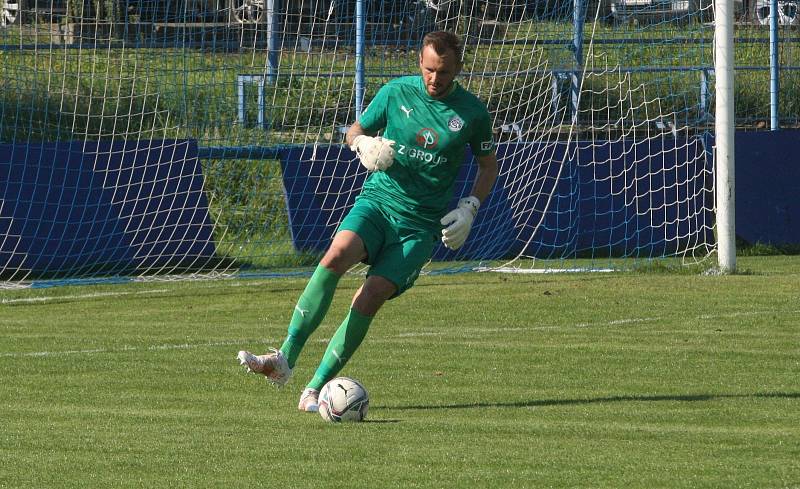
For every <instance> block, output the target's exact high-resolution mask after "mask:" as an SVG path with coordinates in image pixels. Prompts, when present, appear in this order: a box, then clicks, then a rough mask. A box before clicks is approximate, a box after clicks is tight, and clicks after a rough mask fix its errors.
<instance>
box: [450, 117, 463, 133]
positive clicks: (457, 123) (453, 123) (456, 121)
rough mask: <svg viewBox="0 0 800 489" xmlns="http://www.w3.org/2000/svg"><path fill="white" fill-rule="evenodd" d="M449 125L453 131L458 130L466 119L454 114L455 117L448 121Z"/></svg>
mask: <svg viewBox="0 0 800 489" xmlns="http://www.w3.org/2000/svg"><path fill="white" fill-rule="evenodd" d="M447 127H449V128H450V130H451V131H453V132H458V131H460V130H461V128H463V127H464V119H462V118H461V117H459V116H457V115H454V116H453V117H451V118H450V120H449V121H447Z"/></svg>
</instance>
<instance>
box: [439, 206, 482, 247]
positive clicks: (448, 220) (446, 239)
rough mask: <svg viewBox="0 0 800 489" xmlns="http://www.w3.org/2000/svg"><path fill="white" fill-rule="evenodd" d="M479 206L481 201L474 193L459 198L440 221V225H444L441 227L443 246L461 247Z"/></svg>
mask: <svg viewBox="0 0 800 489" xmlns="http://www.w3.org/2000/svg"><path fill="white" fill-rule="evenodd" d="M480 206H481V201H480V200H478V198H477V197H475V196H474V195H470V196H469V197H465V198H463V199H461V200H459V201H458V206H457V207H456V208H455V209H453V210H452V211H450V212H448V213H447V214H445V216H444V217H443V218H442V220H441V221H440V222H441V223H442V226H446V227H445V228H444V229H442V243H444V245H445V246H447V247H448V248H450V249H451V250H457V249H459V248H461V246H462V245H463V244H464V241H466V240H467V236H469V231H470V230H471V229H472V221H474V220H475V214H477V213H478V208H479V207H480Z"/></svg>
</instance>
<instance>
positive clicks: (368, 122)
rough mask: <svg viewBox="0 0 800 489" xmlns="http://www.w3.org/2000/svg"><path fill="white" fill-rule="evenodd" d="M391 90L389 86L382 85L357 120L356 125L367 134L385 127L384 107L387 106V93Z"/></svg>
mask: <svg viewBox="0 0 800 489" xmlns="http://www.w3.org/2000/svg"><path fill="white" fill-rule="evenodd" d="M390 92H391V88H390V86H389V85H384V86H382V87H381V88H380V90H378V93H377V94H375V98H373V99H372V102H370V103H369V105H368V106H367V108H366V109H364V112H362V113H361V117H359V118H358V123H359V124H361V127H363V128H364V130H365V131H367V132H377V131H380V130H381V129H383V128H385V127H386V107H387V106H388V104H389V93H390Z"/></svg>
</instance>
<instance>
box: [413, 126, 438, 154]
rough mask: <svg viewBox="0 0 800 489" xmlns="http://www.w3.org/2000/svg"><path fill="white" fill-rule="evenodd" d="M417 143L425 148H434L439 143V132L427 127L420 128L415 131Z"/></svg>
mask: <svg viewBox="0 0 800 489" xmlns="http://www.w3.org/2000/svg"><path fill="white" fill-rule="evenodd" d="M417 144H418V145H419V146H422V147H423V148H425V149H432V148H435V147H436V145H437V144H439V134H438V133H437V132H436V131H434V130H433V129H431V128H429V127H425V128H422V129H421V130H420V131H419V132H418V133H417Z"/></svg>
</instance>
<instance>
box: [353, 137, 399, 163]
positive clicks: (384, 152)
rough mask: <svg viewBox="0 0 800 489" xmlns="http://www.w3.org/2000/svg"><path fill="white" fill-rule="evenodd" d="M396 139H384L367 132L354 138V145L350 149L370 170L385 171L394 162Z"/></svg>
mask: <svg viewBox="0 0 800 489" xmlns="http://www.w3.org/2000/svg"><path fill="white" fill-rule="evenodd" d="M392 146H394V141H392V140H391V139H384V138H382V137H380V136H377V137H372V136H367V135H366V134H359V135H358V136H356V138H355V139H353V145H352V146H350V149H351V150H353V151H354V152H355V153H356V154H357V155H358V159H359V160H361V164H362V165H364V168H366V169H367V170H369V171H371V172H372V171H384V170H386V169H387V168H389V167H390V166H392V163H394V148H392Z"/></svg>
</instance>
